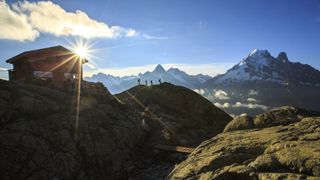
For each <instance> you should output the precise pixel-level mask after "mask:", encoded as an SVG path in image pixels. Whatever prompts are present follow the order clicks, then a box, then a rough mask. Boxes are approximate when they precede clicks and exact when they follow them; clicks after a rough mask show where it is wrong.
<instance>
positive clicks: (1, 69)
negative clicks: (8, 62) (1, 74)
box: [0, 67, 8, 71]
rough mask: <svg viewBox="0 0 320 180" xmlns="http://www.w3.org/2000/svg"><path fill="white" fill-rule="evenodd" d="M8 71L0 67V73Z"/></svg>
mask: <svg viewBox="0 0 320 180" xmlns="http://www.w3.org/2000/svg"><path fill="white" fill-rule="evenodd" d="M7 70H8V69H6V68H2V67H0V71H7Z"/></svg>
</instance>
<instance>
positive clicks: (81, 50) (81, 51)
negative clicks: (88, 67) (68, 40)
mask: <svg viewBox="0 0 320 180" xmlns="http://www.w3.org/2000/svg"><path fill="white" fill-rule="evenodd" d="M75 53H76V54H77V55H78V56H79V57H80V58H86V57H87V56H88V48H87V47H84V46H77V47H75Z"/></svg>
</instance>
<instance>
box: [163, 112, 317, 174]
mask: <svg viewBox="0 0 320 180" xmlns="http://www.w3.org/2000/svg"><path fill="white" fill-rule="evenodd" d="M317 116H318V117H317ZM318 178H320V114H319V113H317V112H312V111H306V110H302V109H298V108H293V107H282V108H279V109H277V110H273V111H271V112H268V113H263V114H260V115H258V116H256V117H254V118H253V117H248V116H242V117H238V118H235V119H234V120H232V121H231V122H230V123H229V124H228V125H227V126H226V128H225V130H224V133H221V134H219V135H217V136H215V137H213V138H212V139H209V140H207V141H205V142H203V143H202V144H201V145H200V146H198V147H197V148H196V150H195V151H194V152H193V153H192V154H191V155H190V156H189V157H188V158H187V159H186V160H185V161H183V162H182V163H180V164H179V165H177V166H176V167H175V169H174V170H173V171H172V172H171V173H170V175H169V176H168V179H318Z"/></svg>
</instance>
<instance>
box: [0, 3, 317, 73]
mask: <svg viewBox="0 0 320 180" xmlns="http://www.w3.org/2000/svg"><path fill="white" fill-rule="evenodd" d="M0 2H2V3H1V6H2V7H1V10H2V14H1V15H0V27H1V29H0V34H2V36H1V35H0V50H1V53H0V59H1V61H0V67H1V68H2V69H8V68H10V65H8V64H6V63H5V60H6V59H8V58H10V57H12V56H15V55H16V54H19V53H21V52H23V51H26V50H31V49H36V48H43V47H49V46H54V45H58V44H62V45H65V46H70V42H71V43H72V42H74V41H76V40H79V39H84V41H86V42H87V43H88V44H91V45H92V47H91V49H92V51H91V53H90V54H91V55H90V56H89V60H90V62H92V64H93V65H94V69H92V68H90V67H88V66H86V67H85V72H86V74H87V75H90V74H92V73H96V72H99V71H103V72H105V73H111V74H115V75H128V74H136V73H137V72H139V71H146V70H151V69H152V68H153V67H154V65H155V64H164V65H165V67H166V68H168V67H169V66H174V67H179V68H181V69H182V70H185V71H187V72H189V73H191V74H196V73H200V72H202V73H205V74H210V75H214V74H216V73H222V72H223V71H225V70H226V69H227V68H229V67H231V66H232V65H234V64H235V63H237V62H239V61H240V60H241V59H242V58H244V57H246V56H247V54H249V53H250V51H252V50H253V49H255V48H258V49H268V50H269V52H270V53H271V54H272V55H273V56H277V54H278V53H279V52H280V51H285V52H287V54H288V57H289V59H290V60H292V61H300V62H302V63H307V64H310V65H312V66H314V67H315V68H317V69H319V68H320V45H319V44H320V1H319V0H281V1H279V0H268V1H257V0H220V1H217V0H215V1H214V0H199V1H195V0H194V1H191V0H190V1H185V0H161V1H159V0H136V1H129V0H127V1H120V0H108V1H106V0H97V1H88V0H87V1H85V0H68V1H65V0H55V1H52V3H51V4H48V3H46V2H38V1H22V2H20V4H19V5H17V4H16V3H17V1H6V2H4V1H1V0H0ZM41 3H42V4H41ZM46 8H48V9H47V10H46ZM59 8H60V9H59ZM78 10H80V11H81V13H77V11H78ZM5 11H7V12H5ZM53 11H54V13H52V14H50V13H49V14H45V13H44V12H46V13H47V12H53ZM0 13H1V11H0ZM12 13H15V14H14V15H12ZM60 14H61V16H60V17H64V18H62V20H61V21H65V22H64V23H66V24H69V25H70V26H68V28H71V30H70V31H68V32H66V31H61V32H59V33H57V32H56V31H54V30H55V29H59V27H60V26H61V24H59V23H60V22H58V23H57V22H56V21H54V18H48V17H50V16H59V15H60ZM83 14H85V15H87V19H86V18H85V19H86V22H84V23H83V24H85V25H86V24H88V26H90V28H91V26H92V29H90V31H84V32H85V33H87V32H90V33H91V34H90V33H87V34H85V35H84V34H81V33H82V31H81V32H78V31H76V30H78V29H76V30H74V29H73V27H75V26H76V25H77V23H79V22H80V23H82V22H81V21H82V18H79V17H83ZM7 16H10V17H7ZM41 16H43V17H41ZM46 18H47V19H46ZM51 20H52V22H51ZM49 21H50V22H49ZM73 21H76V22H73ZM6 23H7V24H6ZM8 23H10V24H9V25H10V28H11V29H10V30H8V29H5V27H7V26H8ZM59 25H60V26H59ZM11 26H12V27H11ZM13 26H17V27H13ZM115 26H116V28H112V27H115ZM21 27H23V28H21ZM119 28H120V29H119ZM110 29H111V30H110ZM91 30H93V31H91ZM2 31H5V32H2ZM13 32H14V33H13ZM17 33H18V34H19V35H21V37H20V36H19V37H17V36H16V34H17ZM23 33H25V34H23ZM88 34H90V35H88ZM5 35H6V36H5ZM3 36H5V37H3ZM3 74H4V72H3V71H2V72H1V73H0V75H2V76H3Z"/></svg>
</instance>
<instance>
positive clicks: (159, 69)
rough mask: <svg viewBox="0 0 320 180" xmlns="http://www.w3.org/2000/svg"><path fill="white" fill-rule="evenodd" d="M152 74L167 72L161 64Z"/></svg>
mask: <svg viewBox="0 0 320 180" xmlns="http://www.w3.org/2000/svg"><path fill="white" fill-rule="evenodd" d="M152 72H153V73H165V72H166V70H165V69H164V68H163V67H162V66H161V65H160V64H158V65H157V66H156V68H155V69H154V70H153V71H152Z"/></svg>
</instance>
